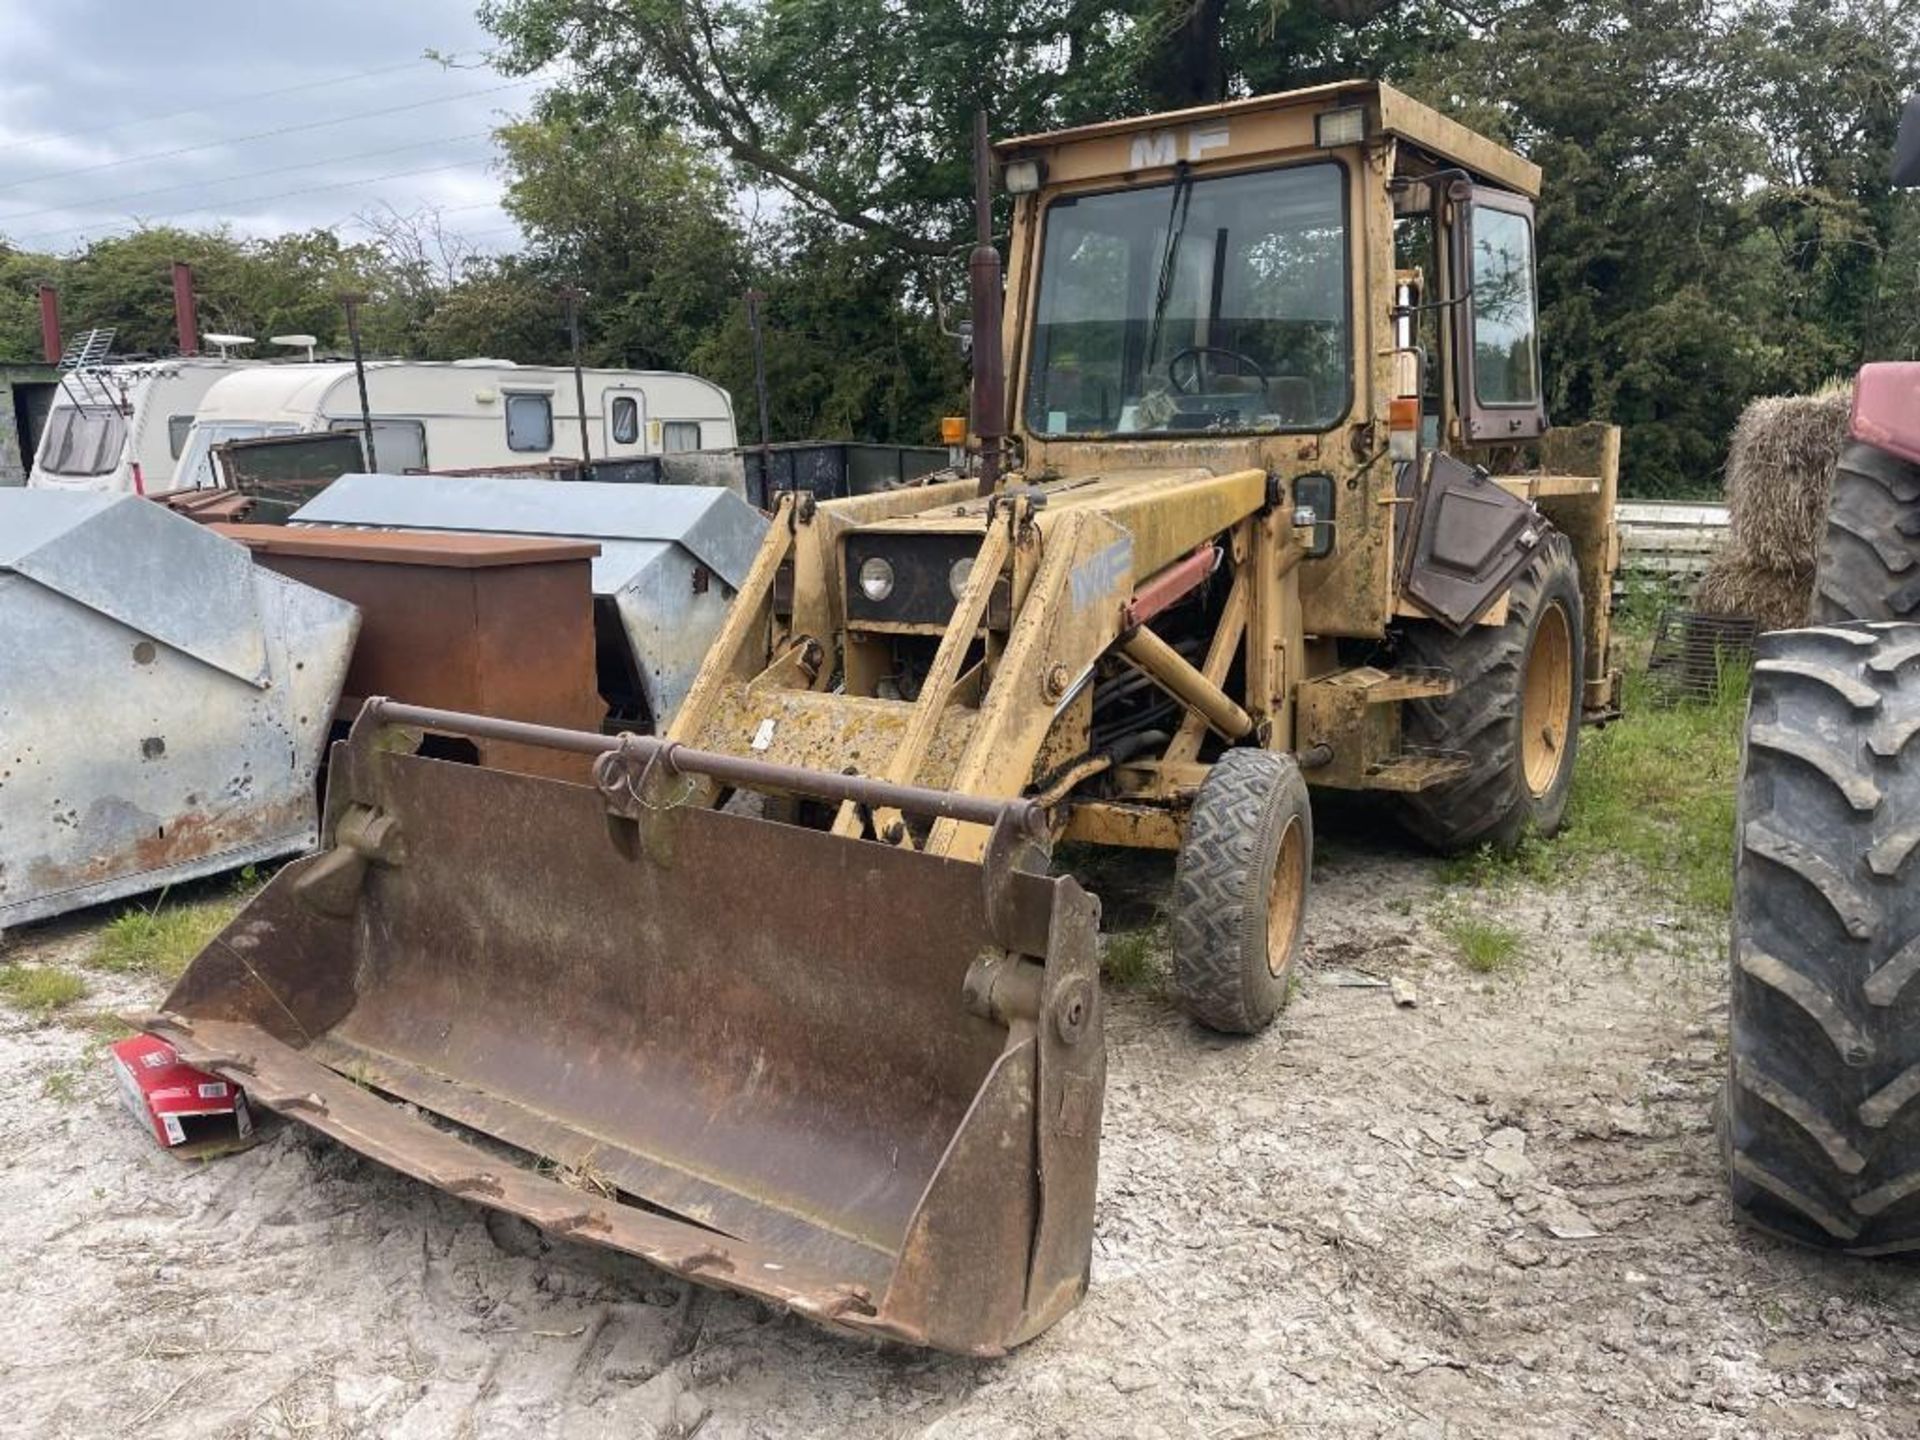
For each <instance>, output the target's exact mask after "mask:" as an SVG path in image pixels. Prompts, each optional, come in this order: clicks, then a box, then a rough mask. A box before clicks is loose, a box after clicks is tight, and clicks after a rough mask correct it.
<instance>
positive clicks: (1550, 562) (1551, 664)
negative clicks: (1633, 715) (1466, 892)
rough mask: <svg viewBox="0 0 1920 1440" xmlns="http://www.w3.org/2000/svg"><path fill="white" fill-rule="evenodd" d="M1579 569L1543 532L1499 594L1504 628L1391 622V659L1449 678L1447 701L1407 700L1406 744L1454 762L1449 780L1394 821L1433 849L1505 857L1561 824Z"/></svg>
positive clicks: (1572, 745)
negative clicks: (1458, 630)
mask: <svg viewBox="0 0 1920 1440" xmlns="http://www.w3.org/2000/svg"><path fill="white" fill-rule="evenodd" d="M1585 627H1586V616H1585V610H1584V608H1583V604H1582V601H1581V598H1580V571H1579V567H1578V566H1577V565H1575V563H1574V559H1573V546H1572V544H1571V543H1570V542H1569V541H1568V540H1567V537H1566V536H1564V535H1561V534H1559V533H1558V532H1555V533H1553V534H1550V535H1549V536H1548V537H1547V541H1546V543H1545V544H1544V545H1542V546H1541V547H1540V549H1539V551H1538V552H1537V553H1536V554H1535V555H1534V557H1533V559H1532V560H1531V561H1530V562H1529V563H1528V565H1527V568H1526V569H1525V570H1523V571H1522V572H1521V574H1520V578H1519V579H1518V580H1516V581H1514V583H1513V588H1512V589H1511V590H1510V591H1509V592H1508V595H1507V619H1506V623H1505V624H1504V625H1476V626H1474V627H1473V629H1471V630H1469V631H1468V632H1467V633H1466V634H1465V635H1455V634H1454V633H1453V632H1452V631H1450V630H1447V629H1445V628H1443V627H1442V626H1439V625H1435V624H1431V623H1428V622H1425V621H1413V622H1410V623H1408V624H1405V625H1403V626H1401V627H1400V629H1399V631H1398V635H1399V663H1401V664H1402V665H1405V666H1408V667H1414V668H1423V669H1424V668H1431V669H1436V670H1446V671H1449V672H1451V673H1452V675H1453V677H1454V679H1455V681H1456V686H1455V689H1454V692H1453V694H1451V695H1448V696H1446V697H1445V698H1443V699H1439V700H1414V701H1409V702H1408V704H1407V706H1406V708H1405V709H1404V710H1403V711H1402V712H1401V714H1402V717H1403V722H1404V723H1403V731H1402V733H1403V734H1404V736H1405V739H1406V743H1407V744H1408V745H1409V746H1412V747H1414V748H1417V749H1425V750H1437V751H1442V752H1452V753H1456V754H1462V755H1465V756H1466V757H1467V758H1468V759H1469V760H1470V761H1471V762H1472V769H1470V770H1469V771H1468V772H1467V773H1466V774H1465V775H1463V776H1462V777H1461V778H1460V779H1458V780H1453V781H1449V782H1448V783H1446V784H1444V785H1436V786H1433V787H1432V788H1430V789H1426V790H1420V791H1416V792H1414V793H1413V794H1411V795H1408V796H1406V797H1405V798H1404V800H1403V801H1402V802H1401V806H1400V815H1401V820H1402V822H1403V823H1404V824H1405V825H1406V827H1407V828H1408V829H1409V830H1411V831H1412V832H1413V833H1414V834H1415V835H1416V836H1418V837H1419V838H1420V839H1421V840H1423V841H1425V842H1426V843H1427V844H1429V845H1431V846H1433V847H1434V848H1435V849H1436V850H1440V851H1444V852H1447V853H1455V852H1458V851H1461V850H1470V849H1475V848H1477V847H1479V846H1481V845H1491V846H1493V847H1494V848H1495V849H1496V850H1511V849H1512V848H1513V847H1514V846H1516V845H1518V844H1519V843H1520V841H1521V840H1523V839H1525V838H1526V837H1527V836H1528V835H1540V836H1547V835H1551V834H1553V833H1554V832H1555V831H1557V830H1558V829H1559V828H1560V821H1561V819H1562V817H1563V816H1564V815H1565V814H1566V809H1567V791H1568V789H1569V788H1570V787H1571V786H1572V784H1573V763H1574V758H1575V756H1576V755H1577V754H1578V752H1579V748H1580V702H1581V691H1582V688H1583V684H1584V677H1585V675H1586V628H1585Z"/></svg>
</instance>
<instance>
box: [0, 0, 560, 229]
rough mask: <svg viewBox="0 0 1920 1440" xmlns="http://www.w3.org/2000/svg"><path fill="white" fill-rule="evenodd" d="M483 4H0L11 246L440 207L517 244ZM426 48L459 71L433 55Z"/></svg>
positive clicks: (245, 0) (0, 104)
mask: <svg viewBox="0 0 1920 1440" xmlns="http://www.w3.org/2000/svg"><path fill="white" fill-rule="evenodd" d="M474 4H475V0H294V3H285V0H282V3H273V0H191V3H187V4H156V3H152V0H0V235H4V236H6V237H7V239H9V240H10V241H12V242H13V243H14V244H16V245H19V246H21V247H22V248H27V249H34V250H54V251H63V250H68V249H72V248H74V247H75V246H77V245H80V244H83V243H84V242H85V241H87V240H88V239H92V238H95V237H99V236H103V235H110V234H115V233H124V232H125V231H127V230H130V229H133V228H135V226H136V225H137V224H138V223H139V222H141V221H143V220H145V221H152V222H155V223H160V222H165V223H169V224H179V225H187V226H203V225H214V224H218V223H220V222H223V221H224V222H227V223H229V224H231V225H232V226H233V228H234V229H235V230H236V231H239V232H241V233H244V234H274V233H279V232H282V231H286V230H302V229H310V228H313V227H315V226H324V227H338V228H339V229H340V232H341V234H342V235H343V236H344V237H346V238H349V239H357V238H365V236H366V234H367V230H366V228H365V225H364V223H363V222H362V220H361V219H360V218H359V217H361V216H362V215H365V214H368V213H378V212H380V211H381V210H382V209H383V208H385V207H391V208H392V209H393V210H394V211H397V212H399V213H400V214H402V215H409V214H413V213H416V212H419V211H422V210H430V209H431V210H438V211H439V212H440V214H441V216H442V218H443V224H444V225H445V226H446V228H447V229H448V230H450V231H454V232H457V233H459V234H461V235H463V236H465V237H466V238H467V239H468V240H470V241H471V243H472V244H473V245H474V246H475V247H476V248H479V249H483V250H497V249H504V248H510V247H511V246H512V245H513V244H514V243H515V239H516V236H515V232H514V230H513V226H512V223H511V222H510V221H509V219H508V217H507V216H506V214H505V213H504V212H503V211H502V210H501V209H500V207H499V196H500V182H499V179H498V177H497V176H496V175H495V174H494V173H493V169H492V163H491V160H492V147H491V145H490V143H489V141H488V135H487V132H488V131H489V130H490V129H492V128H493V127H494V126H496V125H498V124H499V123H501V121H502V120H504V119H506V118H508V117H509V116H511V115H514V114H519V113H523V112H524V111H525V110H526V108H527V106H528V104H529V102H530V99H531V97H532V96H533V95H534V94H535V93H536V91H537V89H538V85H537V84H535V83H529V82H526V81H517V82H516V81H512V80H509V79H508V78H506V77H504V76H502V75H499V74H497V73H496V72H494V71H493V70H491V69H489V68H488V67H487V65H486V63H485V51H486V49H487V48H488V45H489V37H488V36H487V34H486V32H485V31H483V30H482V29H481V28H480V26H479V24H478V22H476V21H475V19H474V17H473V10H474ZM429 49H431V50H435V51H439V52H443V53H448V54H451V55H452V56H454V57H455V58H456V59H457V61H458V62H459V65H460V67H461V68H455V69H448V68H447V67H445V66H443V65H441V64H439V63H437V62H434V61H429V60H427V59H426V58H425V52H426V51H428V50H429Z"/></svg>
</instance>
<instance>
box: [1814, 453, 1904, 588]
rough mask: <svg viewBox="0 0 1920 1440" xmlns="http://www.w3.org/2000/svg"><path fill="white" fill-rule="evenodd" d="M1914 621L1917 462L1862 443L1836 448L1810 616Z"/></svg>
mask: <svg viewBox="0 0 1920 1440" xmlns="http://www.w3.org/2000/svg"><path fill="white" fill-rule="evenodd" d="M1916 619H1920V465H1915V464H1912V463H1911V462H1909V461H1906V460H1902V459H1900V458H1899V457H1897V456H1895V455H1890V454H1888V453H1887V452H1886V451H1885V450H1881V449H1879V448H1877V447H1876V446H1873V445H1869V444H1867V443H1866V442H1865V441H1861V440H1853V441H1849V442H1848V444H1847V447H1846V448H1845V449H1844V450H1842V451H1841V452H1840V467H1839V469H1838V470H1836V471H1835V472H1834V476H1833V498H1832V499H1831V500H1830V501H1829V502H1828V504H1827V532H1826V537H1825V539H1824V540H1822V541H1821V544H1820V569H1819V572H1818V573H1817V575H1816V576H1815V578H1814V584H1813V620H1814V623H1815V624H1818V625H1825V624H1829V623H1831V622H1833V621H1836V620H1916Z"/></svg>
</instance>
